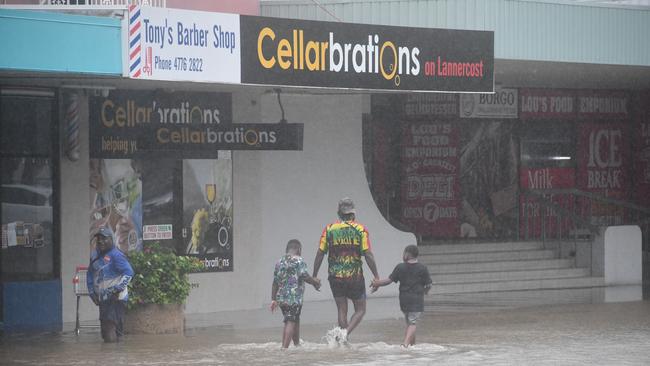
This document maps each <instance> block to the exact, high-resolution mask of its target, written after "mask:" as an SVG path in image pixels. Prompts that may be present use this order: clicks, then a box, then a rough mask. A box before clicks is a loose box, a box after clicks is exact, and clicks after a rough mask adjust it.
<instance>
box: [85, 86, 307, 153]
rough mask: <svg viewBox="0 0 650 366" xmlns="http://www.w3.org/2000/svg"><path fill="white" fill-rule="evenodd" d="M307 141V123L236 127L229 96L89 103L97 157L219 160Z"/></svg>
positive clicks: (140, 94) (132, 97) (155, 95)
mask: <svg viewBox="0 0 650 366" xmlns="http://www.w3.org/2000/svg"><path fill="white" fill-rule="evenodd" d="M302 141H303V125H302V124H287V123H283V124H266V123H242V124H233V123H232V107H231V95H230V94H228V93H190V92H186V93H184V92H181V93H179V92H175V93H161V92H155V91H113V92H111V94H110V96H109V97H107V98H103V97H101V98H100V97H95V98H91V101H90V155H91V157H93V158H113V159H126V158H135V157H147V156H156V157H159V158H165V157H168V158H186V159H190V158H194V159H201V158H217V151H218V150H302Z"/></svg>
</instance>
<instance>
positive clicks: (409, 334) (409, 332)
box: [403, 324, 415, 347]
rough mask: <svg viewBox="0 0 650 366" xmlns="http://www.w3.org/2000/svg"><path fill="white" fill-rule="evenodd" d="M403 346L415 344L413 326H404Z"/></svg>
mask: <svg viewBox="0 0 650 366" xmlns="http://www.w3.org/2000/svg"><path fill="white" fill-rule="evenodd" d="M403 344H404V345H405V346H407V347H408V346H412V345H414V344H415V324H409V325H407V326H406V331H405V332H404V343H403Z"/></svg>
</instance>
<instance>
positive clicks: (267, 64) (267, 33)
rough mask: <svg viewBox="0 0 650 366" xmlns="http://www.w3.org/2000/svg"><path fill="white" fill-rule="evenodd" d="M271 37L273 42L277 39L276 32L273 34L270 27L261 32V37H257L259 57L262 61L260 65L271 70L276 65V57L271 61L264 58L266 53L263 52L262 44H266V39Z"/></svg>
mask: <svg viewBox="0 0 650 366" xmlns="http://www.w3.org/2000/svg"><path fill="white" fill-rule="evenodd" d="M266 37H269V38H271V40H274V39H275V32H273V29H271V28H269V27H264V28H263V29H262V30H261V31H260V34H259V36H258V37H257V57H258V58H259V60H260V64H262V66H264V68H266V69H270V68H272V67H273V65H275V57H271V58H270V59H266V58H264V53H263V52H262V43H264V38H266Z"/></svg>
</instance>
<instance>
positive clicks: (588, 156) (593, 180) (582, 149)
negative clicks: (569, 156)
mask: <svg viewBox="0 0 650 366" xmlns="http://www.w3.org/2000/svg"><path fill="white" fill-rule="evenodd" d="M578 128H579V130H578V149H577V153H578V171H577V177H576V178H577V179H576V185H577V187H578V189H580V190H583V191H587V192H593V193H598V194H600V195H603V196H606V197H612V198H616V199H620V200H627V199H628V187H629V186H630V182H629V177H630V176H629V168H628V167H629V166H630V165H631V162H630V154H629V151H630V150H629V146H630V141H629V140H630V139H629V137H628V134H627V132H626V126H625V124H623V123H613V122H608V123H588V122H585V123H580V124H579V126H578ZM591 212H592V221H593V223H594V224H598V225H618V224H622V223H623V221H624V217H623V215H624V212H623V210H617V209H616V206H614V205H606V204H603V203H599V202H594V203H593V205H592V207H591Z"/></svg>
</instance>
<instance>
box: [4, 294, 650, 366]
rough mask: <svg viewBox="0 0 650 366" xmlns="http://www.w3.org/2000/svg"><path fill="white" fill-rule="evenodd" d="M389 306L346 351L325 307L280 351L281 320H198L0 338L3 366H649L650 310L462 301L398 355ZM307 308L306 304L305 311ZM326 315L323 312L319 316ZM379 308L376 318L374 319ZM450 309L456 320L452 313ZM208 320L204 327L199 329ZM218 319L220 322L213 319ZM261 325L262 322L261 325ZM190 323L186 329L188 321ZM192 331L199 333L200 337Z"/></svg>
mask: <svg viewBox="0 0 650 366" xmlns="http://www.w3.org/2000/svg"><path fill="white" fill-rule="evenodd" d="M396 302H397V300H396V299H385V300H383V302H380V301H374V302H373V301H369V304H368V315H367V317H366V319H364V321H363V322H362V323H361V325H360V326H359V328H357V330H355V332H354V333H353V334H352V335H351V336H350V341H351V344H350V346H349V347H333V346H330V345H328V343H327V341H326V339H325V337H324V336H325V333H326V332H327V330H328V329H329V328H332V327H333V323H332V321H331V320H332V319H333V317H332V316H333V315H334V310H333V309H332V307H334V305H333V304H329V303H327V302H324V303H323V304H321V305H313V306H311V308H312V310H311V312H310V311H306V312H304V313H303V319H305V317H309V319H310V320H309V321H306V320H303V324H302V327H301V338H302V339H303V340H304V344H303V345H302V346H301V347H291V348H290V349H289V350H285V351H283V350H281V349H280V335H281V330H282V322H281V317H280V316H279V314H277V313H276V314H273V315H270V314H268V313H267V312H265V311H263V310H260V311H259V312H257V313H256V312H255V311H251V312H239V313H238V314H239V315H238V316H240V317H242V319H246V318H247V319H249V320H251V321H250V322H248V323H246V322H243V321H238V318H237V317H235V316H233V315H234V313H233V314H230V315H227V316H225V317H224V318H223V319H228V320H229V321H228V322H225V321H216V320H214V319H215V316H216V315H215V316H211V315H204V316H203V318H201V319H194V321H188V325H189V326H191V327H190V328H189V329H187V330H186V332H185V334H184V335H156V336H154V335H146V336H145V335H127V336H125V338H124V341H123V342H121V343H118V344H104V343H102V342H101V338H100V335H99V332H98V331H97V330H92V329H90V330H89V329H84V330H82V332H81V334H80V335H79V336H77V335H75V334H74V332H73V331H71V330H69V329H66V330H65V331H63V332H58V333H44V334H29V335H27V334H12V335H5V336H4V337H3V338H2V340H1V342H2V343H1V344H0V364H2V365H62V366H76V365H109V364H110V365H241V366H243V365H267V366H268V365H409V366H417V365H596V364H597V365H649V364H650V347H648V345H650V301H648V300H646V301H642V300H641V301H631V302H620V303H588V304H549V305H544V306H539V305H536V306H526V305H525V304H519V305H518V306H516V307H514V306H507V304H505V303H504V302H500V303H499V304H498V306H496V305H495V302H494V301H484V304H483V305H480V304H479V305H476V304H475V305H474V306H471V307H469V306H467V305H466V304H464V303H463V302H462V301H459V302H457V303H455V304H454V303H453V302H445V303H441V304H440V305H439V306H429V307H428V308H427V310H428V311H427V313H426V314H425V315H424V316H423V318H422V319H421V320H420V322H419V324H418V329H417V341H418V344H417V345H416V346H414V347H412V348H409V349H402V348H401V347H400V346H399V344H400V343H401V340H402V337H403V331H404V322H403V319H401V318H400V316H399V311H395V307H396V306H397V305H396ZM305 306H306V310H307V307H309V306H310V304H309V303H308V304H306V305H305ZM319 306H321V307H323V309H327V311H325V310H323V309H321V308H319ZM373 308H374V309H380V308H383V309H384V310H383V312H380V311H373ZM454 309H456V310H458V311H454ZM211 317H212V319H213V321H212V323H209V322H207V319H210V318H211ZM217 318H218V317H217ZM262 318H265V319H267V320H266V321H260V320H259V319H262ZM190 320H191V319H190ZM200 324H205V325H206V326H204V327H201V326H200Z"/></svg>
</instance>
